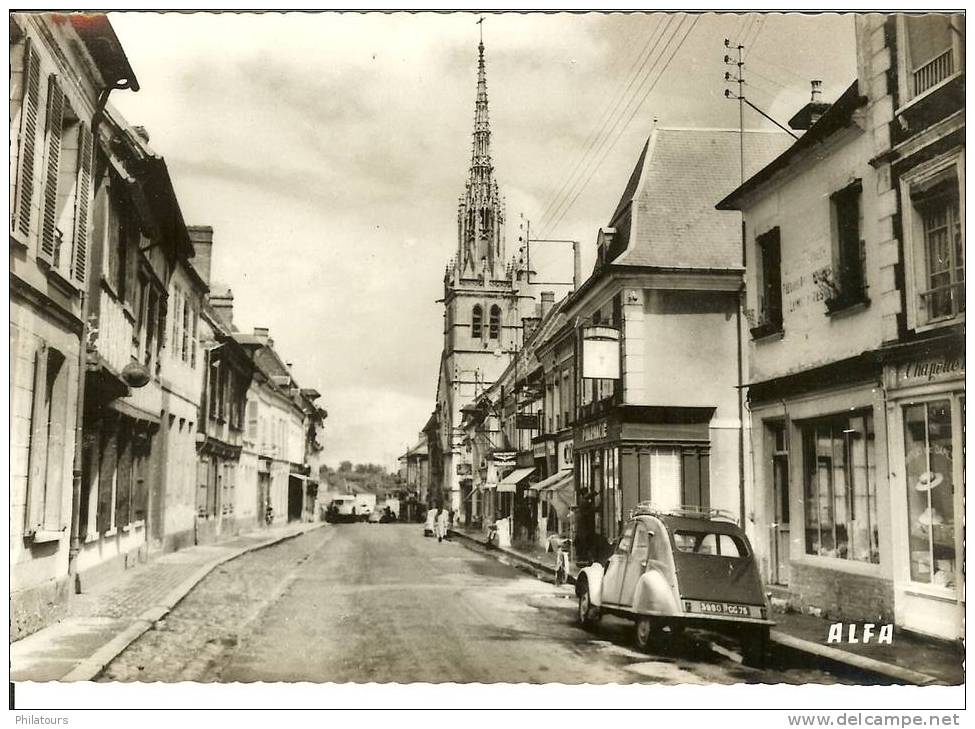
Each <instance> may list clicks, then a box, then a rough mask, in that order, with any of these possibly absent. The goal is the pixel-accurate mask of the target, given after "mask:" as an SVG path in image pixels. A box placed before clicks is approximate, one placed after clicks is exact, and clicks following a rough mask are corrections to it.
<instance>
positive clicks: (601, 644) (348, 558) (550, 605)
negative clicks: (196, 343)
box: [100, 524, 837, 683]
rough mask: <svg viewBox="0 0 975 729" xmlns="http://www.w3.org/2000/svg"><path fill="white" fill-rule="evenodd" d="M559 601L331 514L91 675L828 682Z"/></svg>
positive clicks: (406, 538) (261, 555)
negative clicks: (657, 640)
mask: <svg viewBox="0 0 975 729" xmlns="http://www.w3.org/2000/svg"><path fill="white" fill-rule="evenodd" d="M573 609H574V597H573V593H572V591H571V588H567V587H566V588H555V587H554V586H552V585H550V584H547V583H545V582H542V581H539V580H537V579H535V578H534V577H531V576H528V575H526V574H525V573H523V572H521V571H519V570H517V569H515V568H514V567H512V566H509V565H506V564H503V563H501V562H499V561H497V560H496V559H495V558H494V557H493V556H488V555H485V554H481V553H479V552H477V551H472V550H470V549H468V548H466V547H464V546H462V545H461V544H458V543H455V542H445V543H443V544H438V543H437V542H436V541H435V540H433V539H426V538H424V537H423V536H422V529H421V527H419V526H417V525H410V524H399V525H367V524H349V525H337V526H334V527H330V528H326V529H321V530H317V531H315V532H311V533H309V534H306V535H304V536H301V537H298V538H297V539H293V540H289V541H286V542H283V543H281V544H279V545H276V546H274V547H270V548H267V549H262V550H258V551H256V552H252V553H250V554H247V555H245V556H243V557H240V558H238V559H236V560H233V561H232V562H229V563H226V564H225V565H223V566H222V567H220V568H219V569H217V570H216V571H215V572H214V573H213V574H211V575H210V576H209V577H208V578H206V579H205V580H204V581H203V582H202V583H200V585H198V586H197V587H196V588H195V589H194V590H193V591H192V592H191V593H190V594H189V595H188V596H187V597H186V599H184V600H183V601H182V602H181V603H180V604H179V605H178V606H177V607H176V608H175V609H174V610H173V611H172V613H170V615H169V616H168V617H167V618H166V620H165V621H163V622H161V623H160V624H159V625H158V626H157V628H156V629H155V630H151V631H149V632H148V633H146V634H145V635H144V636H142V637H141V638H140V639H139V640H138V641H136V642H135V643H133V644H132V645H131V646H130V647H129V648H128V649H127V650H126V651H125V652H124V653H122V654H121V655H120V656H119V657H118V658H117V659H116V660H115V661H113V662H112V663H111V664H110V665H109V666H108V667H107V668H106V670H105V672H104V673H103V674H102V676H101V677H100V680H103V681H113V680H114V681H185V680H192V681H316V682H323V681H337V682H369V681H376V682H415V681H420V682H444V681H457V682H484V683H493V682H523V681H524V682H534V683H543V682H561V683H583V682H590V683H610V682H615V683H632V682H644V683H712V682H715V683H732V682H742V681H747V682H779V681H784V682H790V683H809V682H836V681H837V679H836V677H834V676H831V675H829V674H826V673H823V672H821V671H818V670H810V669H787V670H779V671H775V672H774V673H773V672H770V671H766V672H760V671H754V670H751V669H748V668H744V667H742V666H741V665H739V664H738V663H737V662H735V661H734V660H732V659H731V658H729V657H728V656H726V655H723V654H722V653H719V652H714V651H712V650H711V649H710V646H709V644H708V643H707V642H706V641H703V640H698V639H691V640H690V641H688V642H687V644H685V645H682V646H680V647H679V648H676V649H674V650H673V651H672V652H671V653H670V654H669V655H647V654H643V653H639V652H637V651H635V650H634V649H633V648H632V647H631V645H632V644H631V634H632V629H631V628H630V626H629V625H628V624H627V623H625V622H624V621H618V620H615V619H612V618H609V619H604V621H603V622H602V624H601V625H600V627H599V629H598V630H597V631H596V632H595V633H588V632H585V631H583V630H581V629H579V628H578V627H576V626H575V625H574V623H573V616H574V613H573Z"/></svg>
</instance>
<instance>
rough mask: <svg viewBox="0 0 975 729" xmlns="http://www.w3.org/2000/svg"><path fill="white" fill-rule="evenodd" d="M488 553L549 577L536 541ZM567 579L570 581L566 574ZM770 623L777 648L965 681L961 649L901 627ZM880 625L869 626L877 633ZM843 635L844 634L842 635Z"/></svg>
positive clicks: (913, 675) (883, 671) (938, 680)
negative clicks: (856, 639) (849, 633)
mask: <svg viewBox="0 0 975 729" xmlns="http://www.w3.org/2000/svg"><path fill="white" fill-rule="evenodd" d="M451 534H453V535H455V536H457V537H459V538H460V539H461V540H464V541H469V542H474V543H476V544H478V545H481V546H482V547H483V546H486V545H485V535H484V534H483V533H482V532H481V531H479V530H475V529H464V528H455V529H453V530H451ZM491 553H492V554H497V555H499V556H504V557H509V558H511V559H513V560H514V561H516V562H518V563H520V564H522V565H525V566H527V567H529V568H531V569H533V570H534V571H535V572H536V576H538V577H539V579H546V578H554V576H555V555H554V554H553V553H551V552H549V553H546V552H545V550H544V549H543V548H541V547H537V548H534V549H531V550H526V549H516V548H513V547H492V548H491ZM570 581H574V579H573V578H572V577H570ZM772 619H773V620H774V621H775V623H776V625H775V626H774V628H773V629H772V633H771V639H772V642H773V643H775V644H777V645H778V646H780V648H781V649H786V650H792V651H796V652H799V653H803V654H805V655H807V656H812V657H814V658H815V659H816V660H820V661H826V662H832V663H839V664H843V665H845V666H849V667H852V668H855V669H857V670H861V671H866V672H868V673H874V674H877V675H880V676H883V677H886V678H888V679H891V680H894V681H897V682H899V683H908V684H913V685H918V686H924V685H929V684H948V685H957V684H962V683H964V681H965V670H964V661H965V655H964V650H963V649H962V648H961V647H960V646H956V645H953V644H951V643H947V642H943V641H938V640H934V639H932V640H925V639H924V638H922V637H920V636H916V635H913V634H911V633H905V632H903V631H898V632H895V635H894V641H893V643H892V644H891V645H886V644H884V645H880V644H878V643H875V642H871V643H867V644H864V643H856V644H851V643H847V642H843V643H832V644H827V643H826V638H827V636H828V634H829V627H830V622H829V621H827V620H824V619H822V618H817V617H815V616H813V615H804V614H801V613H792V612H783V611H778V610H776V611H773V614H772ZM879 630H880V626H877V627H876V628H875V635H874V640H876V639H877V633H879ZM845 637H846V635H845V634H844V639H845Z"/></svg>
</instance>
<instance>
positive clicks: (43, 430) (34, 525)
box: [24, 344, 49, 534]
mask: <svg viewBox="0 0 975 729" xmlns="http://www.w3.org/2000/svg"><path fill="white" fill-rule="evenodd" d="M46 384H47V346H46V345H44V344H41V346H40V347H39V348H38V349H37V351H36V352H35V353H34V391H33V403H32V405H31V414H30V445H29V446H28V457H27V463H28V476H27V513H26V515H25V520H24V533H25V534H33V533H34V531H35V530H37V529H40V528H41V527H42V524H43V521H44V488H45V481H46V479H47V433H48V417H49V410H48V403H47V397H46V393H45V387H46Z"/></svg>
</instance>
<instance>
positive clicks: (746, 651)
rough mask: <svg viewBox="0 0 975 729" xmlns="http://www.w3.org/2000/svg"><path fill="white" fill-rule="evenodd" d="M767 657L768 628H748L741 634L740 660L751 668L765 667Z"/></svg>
mask: <svg viewBox="0 0 975 729" xmlns="http://www.w3.org/2000/svg"><path fill="white" fill-rule="evenodd" d="M768 659H769V629H768V627H766V626H763V627H761V628H758V629H756V630H748V631H746V632H745V633H744V634H743V635H742V645H741V662H742V663H744V664H745V665H746V666H750V667H751V668H765V667H766V666H767V665H768Z"/></svg>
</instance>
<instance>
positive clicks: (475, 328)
mask: <svg viewBox="0 0 975 729" xmlns="http://www.w3.org/2000/svg"><path fill="white" fill-rule="evenodd" d="M483 328H484V310H483V309H482V308H481V305H480V304H475V305H474V310H473V311H472V312H471V337H473V338H474V339H480V338H481V337H482V336H484V332H483Z"/></svg>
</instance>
